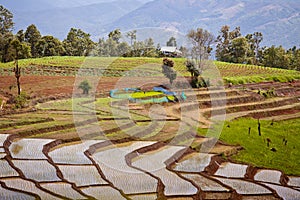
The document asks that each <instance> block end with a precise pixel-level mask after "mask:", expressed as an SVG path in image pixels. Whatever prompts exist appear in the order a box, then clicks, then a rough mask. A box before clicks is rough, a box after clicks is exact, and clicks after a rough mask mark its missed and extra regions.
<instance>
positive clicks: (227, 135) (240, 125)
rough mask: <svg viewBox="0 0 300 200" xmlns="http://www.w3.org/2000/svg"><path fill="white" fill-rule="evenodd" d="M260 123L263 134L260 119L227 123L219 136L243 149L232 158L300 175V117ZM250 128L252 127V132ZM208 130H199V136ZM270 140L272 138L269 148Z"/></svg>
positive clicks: (244, 119)
mask: <svg viewBox="0 0 300 200" xmlns="http://www.w3.org/2000/svg"><path fill="white" fill-rule="evenodd" d="M260 123H261V133H262V136H259V134H258V121H257V120H255V119H252V118H242V119H238V120H234V121H230V122H228V121H227V122H226V123H225V125H224V127H223V131H222V134H221V135H220V138H219V139H220V140H222V141H224V142H226V143H228V144H232V145H241V146H242V147H243V148H244V150H242V151H240V152H239V153H238V154H237V155H234V156H232V159H233V160H235V161H238V162H242V163H249V164H252V165H254V166H257V167H266V168H270V169H279V170H282V171H284V172H285V173H286V174H293V175H300V168H299V166H300V152H299V148H300V144H299V140H300V135H299V132H300V127H299V124H300V119H293V120H287V121H280V122H273V124H272V121H261V122H260ZM249 127H251V132H250V135H249V134H248V131H249ZM205 133H206V130H205V129H199V134H200V135H204V134H205ZM267 139H270V140H271V142H270V144H269V147H268V146H267ZM286 140H287V143H286V145H285V142H284V141H286ZM272 148H275V149H276V152H273V151H271V149H272Z"/></svg>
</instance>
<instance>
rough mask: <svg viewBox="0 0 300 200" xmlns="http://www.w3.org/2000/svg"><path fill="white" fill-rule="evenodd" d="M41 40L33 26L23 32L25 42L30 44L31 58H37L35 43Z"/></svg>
mask: <svg viewBox="0 0 300 200" xmlns="http://www.w3.org/2000/svg"><path fill="white" fill-rule="evenodd" d="M41 38H42V35H41V33H40V31H39V30H38V29H37V27H36V26H35V25H34V24H31V25H30V26H28V27H27V29H26V31H25V41H26V42H28V43H29V44H30V47H31V54H32V56H33V57H38V52H37V48H36V46H37V42H38V41H39V40H40V39H41Z"/></svg>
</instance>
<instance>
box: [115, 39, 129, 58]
mask: <svg viewBox="0 0 300 200" xmlns="http://www.w3.org/2000/svg"><path fill="white" fill-rule="evenodd" d="M130 51H131V48H130V46H129V45H128V43H127V42H121V43H120V44H118V46H117V52H118V54H119V55H118V56H124V55H127V54H128V52H130Z"/></svg>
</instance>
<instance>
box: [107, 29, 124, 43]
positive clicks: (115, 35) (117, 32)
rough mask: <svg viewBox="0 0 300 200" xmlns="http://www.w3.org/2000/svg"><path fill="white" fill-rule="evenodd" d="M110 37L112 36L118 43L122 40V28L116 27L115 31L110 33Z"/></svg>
mask: <svg viewBox="0 0 300 200" xmlns="http://www.w3.org/2000/svg"><path fill="white" fill-rule="evenodd" d="M108 37H109V38H111V39H112V40H113V41H115V42H116V43H119V42H120V39H121V38H122V33H121V31H120V29H116V30H114V31H111V32H110V33H109V34H108Z"/></svg>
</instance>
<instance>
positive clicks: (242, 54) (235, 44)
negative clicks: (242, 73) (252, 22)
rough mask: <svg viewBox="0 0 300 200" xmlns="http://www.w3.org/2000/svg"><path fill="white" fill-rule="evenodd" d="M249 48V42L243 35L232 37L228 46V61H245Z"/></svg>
mask: <svg viewBox="0 0 300 200" xmlns="http://www.w3.org/2000/svg"><path fill="white" fill-rule="evenodd" d="M249 49H250V48H249V43H248V41H247V39H246V38H245V37H238V38H234V39H233V40H232V42H231V45H230V46H229V51H230V54H231V57H230V60H229V61H230V62H233V63H247V55H248V54H247V53H248V51H249Z"/></svg>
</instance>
